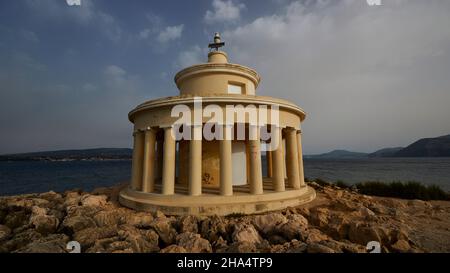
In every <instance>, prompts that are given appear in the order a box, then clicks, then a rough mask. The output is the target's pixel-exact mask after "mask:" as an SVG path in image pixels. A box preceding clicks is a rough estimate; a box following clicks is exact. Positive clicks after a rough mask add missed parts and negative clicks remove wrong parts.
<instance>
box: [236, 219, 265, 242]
mask: <svg viewBox="0 0 450 273" xmlns="http://www.w3.org/2000/svg"><path fill="white" fill-rule="evenodd" d="M231 238H232V240H233V242H236V243H249V244H254V245H256V244H259V243H261V242H262V238H261V236H260V235H259V233H258V231H256V229H255V227H253V225H251V224H247V223H237V224H236V225H235V226H234V232H233V234H232V235H231Z"/></svg>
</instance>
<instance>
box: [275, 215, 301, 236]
mask: <svg viewBox="0 0 450 273" xmlns="http://www.w3.org/2000/svg"><path fill="white" fill-rule="evenodd" d="M307 230H308V220H307V219H306V218H305V217H303V216H302V215H300V214H290V215H288V216H287V222H286V223H283V224H279V225H277V232H278V234H279V235H281V236H283V237H284V238H285V239H286V240H288V241H291V240H293V239H305V238H306V233H307Z"/></svg>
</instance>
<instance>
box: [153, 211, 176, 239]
mask: <svg viewBox="0 0 450 273" xmlns="http://www.w3.org/2000/svg"><path fill="white" fill-rule="evenodd" d="M150 227H151V228H152V229H154V230H155V231H156V233H158V235H159V238H160V239H161V242H162V243H163V244H164V245H167V246H168V245H171V244H173V243H174V242H175V237H176V235H177V231H176V230H175V229H174V228H173V227H172V223H171V221H170V220H169V219H168V218H166V217H164V218H161V217H159V218H155V219H153V221H152V223H151V225H150Z"/></svg>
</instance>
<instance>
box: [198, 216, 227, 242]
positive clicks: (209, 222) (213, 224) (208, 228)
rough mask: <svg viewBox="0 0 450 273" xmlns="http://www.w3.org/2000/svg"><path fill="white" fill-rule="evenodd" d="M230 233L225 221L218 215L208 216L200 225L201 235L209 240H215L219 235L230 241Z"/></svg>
mask: <svg viewBox="0 0 450 273" xmlns="http://www.w3.org/2000/svg"><path fill="white" fill-rule="evenodd" d="M230 233H231V232H230V228H229V226H228V223H227V221H226V220H225V219H224V218H222V217H219V216H211V217H208V218H206V219H204V220H203V221H202V222H201V225H200V234H201V236H202V237H203V238H205V239H207V240H208V241H210V242H215V241H216V240H218V239H219V238H220V237H222V238H223V239H225V240H227V241H230V240H231V238H230Z"/></svg>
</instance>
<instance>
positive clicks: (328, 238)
mask: <svg viewBox="0 0 450 273" xmlns="http://www.w3.org/2000/svg"><path fill="white" fill-rule="evenodd" d="M310 185H311V186H313V187H314V188H315V189H316V191H317V198H316V199H315V200H314V201H313V202H312V203H310V204H308V205H306V206H302V207H297V208H288V209H285V210H283V211H278V212H271V213H266V214H262V215H250V216H246V215H230V216H227V217H218V216H213V217H194V216H184V217H178V216H177V217H174V216H168V215H164V214H163V213H161V212H156V213H153V214H151V213H144V212H136V211H133V210H130V209H127V208H123V207H121V206H120V205H119V204H118V202H117V196H118V193H119V190H120V188H121V186H117V187H114V188H101V189H97V190H94V191H93V192H91V193H86V192H82V191H79V190H73V191H67V192H65V193H61V194H60V193H55V192H47V193H42V194H27V195H20V196H9V197H2V198H0V252H68V251H69V250H67V249H66V247H67V243H68V242H69V241H77V242H79V243H80V245H81V252H88V253H96V252H108V253H124V252H125V253H128V252H162V253H174V252H176V253H185V252H265V253H267V252H269V253H285V252H288V253H341V252H351V253H353V252H356V253H365V252H367V250H366V244H367V242H369V241H378V242H380V244H381V251H382V252H450V202H449V201H431V202H424V201H420V200H401V199H394V198H380V197H372V196H365V195H361V194H359V193H357V192H353V191H351V190H349V189H341V188H338V187H336V186H325V187H323V186H320V185H318V184H316V183H314V182H313V183H310Z"/></svg>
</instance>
